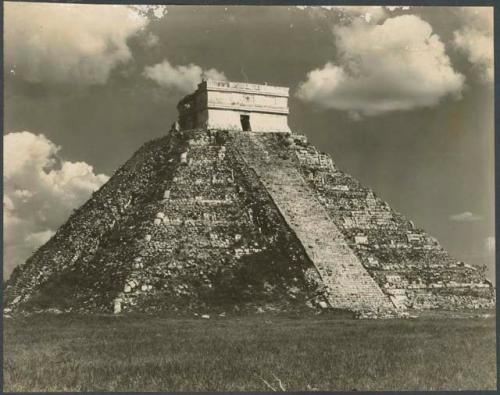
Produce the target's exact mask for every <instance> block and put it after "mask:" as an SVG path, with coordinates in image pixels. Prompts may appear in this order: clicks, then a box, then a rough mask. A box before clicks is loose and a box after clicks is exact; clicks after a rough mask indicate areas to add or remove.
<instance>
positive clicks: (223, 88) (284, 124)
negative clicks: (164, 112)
mask: <svg viewBox="0 0 500 395" xmlns="http://www.w3.org/2000/svg"><path fill="white" fill-rule="evenodd" d="M288 92H289V89H288V88H285V87H280V86H270V85H257V84H248V83H244V82H229V81H212V80H208V81H203V82H201V83H200V84H199V85H198V89H197V90H196V92H194V93H192V94H190V95H188V96H186V97H185V98H184V99H182V100H181V101H180V103H179V104H178V106H177V109H178V110H179V125H180V128H181V129H182V130H188V129H195V128H206V129H227V130H238V131H248V132H250V131H252V132H290V128H289V127H288V121H287V119H288Z"/></svg>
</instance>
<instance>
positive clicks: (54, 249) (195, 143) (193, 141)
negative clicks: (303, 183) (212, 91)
mask: <svg viewBox="0 0 500 395" xmlns="http://www.w3.org/2000/svg"><path fill="white" fill-rule="evenodd" d="M231 141H232V140H231V139H230V138H228V137H227V136H226V137H224V136H223V135H221V134H220V133H216V132H213V133H212V132H208V131H206V130H204V131H190V132H179V133H173V134H171V135H170V136H169V137H167V138H164V139H162V140H160V141H156V142H154V143H153V144H148V145H146V146H145V147H144V148H143V149H141V150H140V151H139V152H138V153H137V154H136V155H135V156H134V158H133V159H132V160H131V161H129V162H127V164H126V165H125V166H124V167H123V168H122V169H121V170H119V171H118V172H117V173H116V174H115V175H114V176H113V177H112V178H111V180H110V181H109V182H108V183H107V184H106V185H105V186H104V187H103V188H102V189H101V190H100V191H98V192H97V193H96V194H95V195H94V196H93V197H92V199H90V200H89V202H87V203H86V204H85V205H84V206H83V207H82V208H81V209H80V210H78V213H79V214H78V215H74V216H72V217H71V218H70V219H69V220H68V222H67V223H66V224H65V225H64V226H63V227H62V228H61V229H60V230H59V231H58V238H57V239H56V240H51V241H49V242H48V243H47V244H46V245H44V246H43V247H42V248H41V249H40V250H39V251H38V252H37V253H35V255H34V256H33V257H32V258H31V259H30V261H29V264H27V265H25V267H22V268H20V269H18V271H17V272H18V273H17V275H16V276H13V278H12V280H11V281H10V282H9V286H8V294H9V295H10V296H11V297H10V299H9V302H10V303H8V305H9V306H10V308H15V307H16V306H20V307H22V308H26V309H40V308H47V307H57V308H61V309H69V310H82V311H111V309H112V308H113V307H114V308H115V309H116V310H117V311H127V310H140V311H149V310H182V311H186V310H195V311H196V310H198V311H199V310H200V309H205V310H206V309H209V308H211V307H213V308H215V307H216V306H218V308H221V306H226V307H228V306H229V307H228V308H245V306H247V307H248V308H252V306H253V307H255V306H260V307H261V308H262V306H264V307H265V306H271V307H272V308H278V307H276V306H279V308H281V309H282V308H285V309H286V308H289V307H291V306H293V305H296V304H299V305H301V306H303V305H304V304H305V303H306V301H309V302H308V303H309V305H311V306H312V303H319V302H320V301H321V297H322V293H321V290H320V289H319V288H320V284H319V279H318V278H317V276H316V273H315V272H314V268H313V266H312V264H311V262H310V261H309V260H308V259H307V257H306V256H305V254H304V253H303V250H302V246H301V244H300V243H299V242H298V240H297V239H296V238H295V237H294V235H293V234H292V233H291V232H290V230H289V229H288V227H287V226H286V223H285V222H284V221H283V219H282V218H281V217H280V215H279V213H278V212H277V211H276V209H275V207H274V206H273V204H272V201H271V200H270V198H269V196H268V195H267V194H266V191H265V189H264V188H263V187H262V184H261V183H260V181H259V180H258V178H257V177H256V176H255V174H253V173H252V172H251V171H250V170H249V169H248V167H247V166H246V165H245V163H244V162H243V161H242V159H241V156H239V155H238V153H237V152H236V151H235V150H234V147H233V146H232V144H231ZM101 206H102V207H104V208H102V207H101ZM108 211H109V212H111V213H114V214H115V215H114V216H110V215H108V214H107V213H108ZM101 224H102V225H101ZM87 230H88V231H87ZM92 232H93V233H92ZM58 240H60V241H59V242H58ZM89 246H93V247H92V248H90V247H89ZM77 248H78V249H79V251H81V253H80V255H79V257H78V258H77V259H76V260H72V257H73V251H74V250H76V249H77ZM60 254H61V255H60ZM58 259H60V264H59V261H58ZM34 272H44V273H47V276H46V278H45V279H42V280H39V279H38V278H35V280H34V282H33V285H30V286H28V287H26V286H25V283H24V282H23V281H22V279H30V278H32V276H33V273H34ZM17 295H22V297H21V298H17ZM16 299H17V300H16ZM273 306H274V307H273ZM287 306H288V307H287ZM271 307H270V308H271Z"/></svg>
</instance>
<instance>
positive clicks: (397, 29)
mask: <svg viewBox="0 0 500 395" xmlns="http://www.w3.org/2000/svg"><path fill="white" fill-rule="evenodd" d="M334 34H335V39H336V47H337V57H338V58H337V61H336V62H328V63H327V64H326V65H324V66H323V67H322V68H318V69H315V70H312V71H310V72H309V73H308V75H307V78H306V81H305V82H303V83H301V84H300V85H299V89H298V91H297V96H298V97H299V98H300V99H302V100H304V101H306V102H311V103H313V104H316V105H318V106H319V107H321V108H325V109H328V108H334V109H339V110H346V111H354V112H357V113H359V114H361V115H365V116H370V115H378V114H382V113H385V112H389V111H396V110H411V109H414V108H418V107H432V106H435V105H437V104H438V103H439V102H440V101H441V100H442V99H443V98H444V97H446V96H448V95H452V96H454V97H460V95H461V91H462V88H463V84H464V77H463V76H462V75H461V74H459V73H457V72H455V71H454V70H453V68H452V65H451V63H450V59H449V57H448V56H447V55H446V53H445V48H444V45H443V43H442V42H441V40H440V38H439V36H437V35H436V34H433V33H432V27H431V26H430V25H429V24H428V23H427V22H425V21H423V20H422V19H420V18H419V17H417V16H415V15H401V16H397V17H394V18H389V19H386V20H385V21H384V22H383V23H382V24H378V25H377V24H368V23H366V22H364V21H362V20H359V19H357V20H354V21H353V22H352V23H350V24H348V25H346V26H340V27H336V28H334Z"/></svg>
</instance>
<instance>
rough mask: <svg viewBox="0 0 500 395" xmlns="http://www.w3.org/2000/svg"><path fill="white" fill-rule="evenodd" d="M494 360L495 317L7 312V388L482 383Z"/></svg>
mask: <svg viewBox="0 0 500 395" xmlns="http://www.w3.org/2000/svg"><path fill="white" fill-rule="evenodd" d="M495 366H496V356H495V318H494V317H490V318H474V319H472V318H461V319H460V318H455V319H451V318H443V317H441V318H436V317H427V318H425V317H422V318H418V319H413V320H380V321H371V320H364V321H359V320H352V319H348V318H345V317H344V318H342V317H334V316H328V315H322V316H310V317H307V318H293V317H287V316H277V315H274V316H273V315H267V314H266V315H255V316H245V317H230V318H217V319H210V320H203V319H194V318H193V319H186V318H168V317H150V316H123V317H112V316H94V317H84V316H76V315H75V316H72V315H58V316H55V315H37V316H31V317H27V318H15V319H14V318H11V319H6V320H4V391H189V390H192V391H201V390H202V391H239V390H245V391H270V390H271V389H270V387H273V388H275V389H276V390H278V391H279V390H280V389H281V388H284V389H286V390H287V391H294V390H313V389H317V390H353V389H356V390H459V389H475V390H480V389H482V390H484V389H495V388H496V367H495ZM266 382H267V384H266ZM279 382H281V386H280V383H279ZM269 386H270V387H269Z"/></svg>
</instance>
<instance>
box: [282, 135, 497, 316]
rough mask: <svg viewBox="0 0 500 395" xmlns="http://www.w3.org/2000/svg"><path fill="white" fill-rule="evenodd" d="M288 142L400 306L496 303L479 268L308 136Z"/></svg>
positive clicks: (453, 306) (326, 204)
mask: <svg viewBox="0 0 500 395" xmlns="http://www.w3.org/2000/svg"><path fill="white" fill-rule="evenodd" d="M289 143H290V146H291V151H292V152H293V153H294V155H293V156H294V158H295V160H296V163H297V166H298V167H299V168H300V170H301V172H302V175H303V177H304V178H305V179H306V180H307V182H308V185H309V186H310V187H311V189H312V190H314V191H315V194H316V197H317V198H318V199H319V200H320V201H321V203H322V204H323V206H324V207H325V208H326V209H327V211H328V213H329V215H330V217H331V218H332V220H333V221H334V222H335V223H336V225H337V226H338V227H339V229H341V231H342V233H343V235H344V237H345V238H346V240H347V241H348V244H349V246H350V247H351V248H352V249H353V251H355V253H356V255H357V256H358V257H359V258H360V259H361V261H362V262H363V265H364V266H365V267H366V268H367V270H368V271H369V273H370V274H371V275H372V277H373V278H374V279H375V280H376V281H377V283H378V284H379V285H380V287H381V288H382V289H383V290H384V292H385V293H386V294H387V295H389V296H390V298H391V300H392V301H393V303H394V304H395V305H396V306H398V307H399V308H402V309H404V308H414V309H422V308H449V309H456V308H471V307H472V308H479V307H492V306H493V304H494V293H493V288H492V286H491V284H489V283H488V282H487V281H486V280H485V278H484V275H483V274H481V273H480V272H478V270H477V269H476V268H474V267H472V266H469V265H467V264H465V263H463V262H459V261H457V260H456V259H454V258H452V257H451V256H450V255H449V254H448V253H447V251H445V250H444V249H443V248H442V246H441V245H440V244H439V242H438V241H437V240H436V239H435V238H434V237H432V236H430V235H429V234H427V233H426V232H425V231H424V230H423V229H420V228H418V227H416V226H415V225H414V224H413V222H411V221H409V220H408V219H406V218H405V217H404V216H403V215H401V214H400V213H397V212H395V211H394V210H392V209H391V208H390V206H389V205H388V204H387V203H386V202H384V201H382V200H381V199H379V198H378V197H377V196H376V195H375V194H374V193H373V191H371V190H370V189H369V188H366V187H363V186H362V185H361V184H360V183H359V182H358V181H356V180H355V179H354V178H353V177H351V176H349V175H348V174H346V173H344V172H342V171H341V170H339V169H337V168H336V167H335V166H334V164H333V161H332V160H331V158H329V157H328V156H327V155H325V154H322V153H320V152H318V151H317V150H316V149H315V148H314V147H313V146H312V145H310V144H308V143H307V142H306V140H305V139H304V137H303V136H294V138H293V139H292V141H289ZM472 300H473V302H471V301H472Z"/></svg>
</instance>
